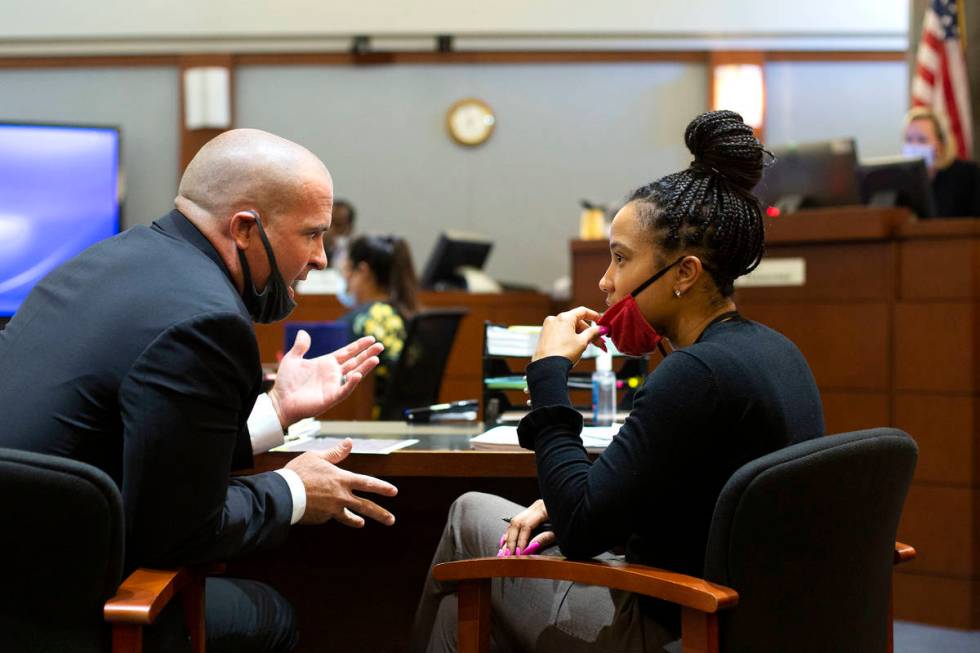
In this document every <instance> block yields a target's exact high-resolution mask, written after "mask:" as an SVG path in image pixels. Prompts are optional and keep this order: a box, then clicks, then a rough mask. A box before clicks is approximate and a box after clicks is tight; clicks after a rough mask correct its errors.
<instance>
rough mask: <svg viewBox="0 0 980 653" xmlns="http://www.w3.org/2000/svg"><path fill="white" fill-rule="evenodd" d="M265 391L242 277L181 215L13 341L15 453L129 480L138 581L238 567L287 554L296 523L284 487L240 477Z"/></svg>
mask: <svg viewBox="0 0 980 653" xmlns="http://www.w3.org/2000/svg"><path fill="white" fill-rule="evenodd" d="M260 382H261V367H260V364H259V352H258V345H257V343H256V340H255V331H254V328H253V325H252V320H251V318H250V317H249V314H248V312H247V310H246V309H245V306H244V305H243V303H242V300H241V297H240V296H239V294H238V292H237V290H236V289H235V287H234V285H233V284H232V282H231V280H230V276H229V273H228V270H227V268H226V267H225V265H224V264H223V262H222V261H221V259H220V257H219V256H218V254H217V252H216V251H215V250H214V248H213V247H212V246H211V245H210V243H209V242H208V241H207V239H206V238H204V236H203V235H202V234H201V233H200V232H199V231H198V230H197V229H196V228H195V227H194V226H193V224H191V223H190V222H189V221H188V220H187V219H186V218H185V217H184V216H183V215H182V214H180V213H179V212H178V211H172V212H171V213H170V214H169V215H167V216H165V217H163V218H161V219H160V220H158V221H157V222H155V223H154V224H153V226H152V227H145V226H138V227H133V228H132V229H129V230H127V231H125V232H124V233H122V234H120V235H118V236H116V237H114V238H112V239H109V240H106V241H103V242H102V243H99V244H97V245H95V246H93V247H91V248H89V249H88V250H86V251H85V252H83V253H82V254H80V255H79V256H77V257H76V258H74V259H73V260H71V261H69V262H68V263H66V264H64V265H63V266H61V267H60V268H58V269H56V270H54V271H53V272H52V273H51V274H49V275H48V276H47V277H46V278H45V279H43V280H42V281H41V282H40V283H38V284H37V286H35V288H34V289H33V290H32V291H31V293H30V295H29V296H28V297H27V299H26V300H25V301H24V303H23V304H22V305H21V307H20V309H19V310H18V311H17V313H16V315H15V316H14V318H13V319H12V320H11V321H10V323H9V324H8V325H7V328H6V329H5V330H3V331H0V446H4V447H12V448H19V449H27V450H31V451H38V452H42V453H49V454H55V455H61V456H66V457H69V458H74V459H76V460H81V461H84V462H87V463H91V464H93V465H95V466H97V467H99V468H101V469H103V470H104V471H106V472H107V473H108V474H109V475H110V476H111V477H112V478H113V479H115V481H116V483H117V484H118V485H119V487H120V490H121V491H122V496H123V504H124V507H125V514H126V562H127V567H128V568H132V567H134V566H139V565H151V566H152V565H171V564H185V563H193V562H206V561H210V560H220V559H228V558H232V557H235V556H238V555H241V554H245V553H248V552H251V551H254V550H256V549H258V548H260V547H261V548H265V547H267V546H271V545H274V544H278V543H280V542H282V541H283V540H284V539H285V537H286V534H287V532H288V529H289V522H290V517H291V514H292V497H291V495H290V493H289V488H288V486H287V484H286V481H285V479H283V478H282V476H280V475H279V474H276V473H274V472H270V473H266V474H258V475H255V476H246V477H238V478H232V477H231V476H230V472H231V470H232V469H235V468H241V467H248V466H250V465H251V445H250V444H249V438H248V432H247V428H246V425H245V422H246V419H247V418H248V415H249V413H250V412H251V409H252V405H253V404H254V402H255V398H256V397H257V396H258V393H259V388H260ZM79 535H80V536H83V535H84V534H82V533H79Z"/></svg>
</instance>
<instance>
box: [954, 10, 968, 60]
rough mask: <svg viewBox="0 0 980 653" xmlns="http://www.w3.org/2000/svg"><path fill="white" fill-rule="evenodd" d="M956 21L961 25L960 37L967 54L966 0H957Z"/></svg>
mask: <svg viewBox="0 0 980 653" xmlns="http://www.w3.org/2000/svg"><path fill="white" fill-rule="evenodd" d="M956 22H958V23H959V24H960V25H959V27H960V39H961V43H963V53H964V55H965V54H966V0H956Z"/></svg>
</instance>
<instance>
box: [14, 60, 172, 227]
mask: <svg viewBox="0 0 980 653" xmlns="http://www.w3.org/2000/svg"><path fill="white" fill-rule="evenodd" d="M177 95H178V87H177V71H176V69H174V68H149V67H146V68H144V67H140V68H69V69H31V68H25V69H7V70H5V69H0V120H14V121H23V122H31V121H34V122H64V123H82V124H94V125H105V126H116V127H120V128H121V129H122V165H123V170H124V173H125V176H124V192H125V199H124V205H123V226H124V227H129V226H132V225H134V224H139V223H149V222H151V221H152V220H153V219H154V218H156V217H158V216H160V215H161V214H163V213H165V212H166V211H169V210H170V209H171V208H172V207H173V198H174V195H175V194H176V188H177V147H178V143H177V138H176V136H177V133H178V132H177V125H178V118H177V108H178V104H177Z"/></svg>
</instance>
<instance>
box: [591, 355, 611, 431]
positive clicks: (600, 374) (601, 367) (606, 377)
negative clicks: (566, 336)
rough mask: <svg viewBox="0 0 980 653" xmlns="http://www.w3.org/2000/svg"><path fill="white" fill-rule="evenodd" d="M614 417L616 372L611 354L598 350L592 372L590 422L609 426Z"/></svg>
mask: <svg viewBox="0 0 980 653" xmlns="http://www.w3.org/2000/svg"><path fill="white" fill-rule="evenodd" d="M615 418H616V373H615V372H613V371H612V354H610V353H608V352H599V356H598V357H597V358H596V359H595V372H593V373H592V424H593V425H595V426H609V425H610V424H612V423H613V420H614V419H615Z"/></svg>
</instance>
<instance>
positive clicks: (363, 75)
mask: <svg viewBox="0 0 980 653" xmlns="http://www.w3.org/2000/svg"><path fill="white" fill-rule="evenodd" d="M766 75H767V87H768V116H767V141H768V142H770V143H773V144H779V143H785V142H789V141H804V140H813V139H821V138H828V137H833V136H843V135H853V136H856V137H857V139H858V144H859V151H860V153H861V154H862V155H864V156H876V155H882V154H889V153H894V152H896V151H897V148H898V139H899V130H900V124H901V118H902V115H903V113H904V109H905V106H906V98H907V94H908V91H907V73H906V67H905V64H904V63H902V62H885V63H873V62H872V63H858V62H840V63H805V62H787V63H773V64H769V65H768V66H767V68H766ZM177 84H178V75H177V71H176V69H174V68H167V67H160V68H156V67H150V68H147V67H132V68H70V69H30V68H29V69H0V120H2V119H7V120H10V119H13V120H23V121H54V122H81V123H96V124H109V125H119V126H121V127H122V130H123V164H124V166H125V170H126V181H127V184H126V191H127V196H126V206H125V210H126V213H125V218H126V219H125V224H126V226H130V225H133V224H138V223H148V222H150V221H151V220H152V219H154V218H155V217H157V216H158V215H160V214H161V213H163V212H164V211H166V210H168V209H169V207H170V206H171V205H172V199H173V196H174V192H175V188H176V184H177V165H178V164H177V151H178V140H177V139H178V130H177V121H178V86H177ZM236 93H237V97H236V98H235V101H236V103H237V118H238V123H239V125H241V126H249V127H259V128H263V129H268V130H270V131H273V132H276V133H280V134H282V135H284V136H286V137H288V138H292V139H294V140H296V141H298V142H300V143H303V144H305V145H307V146H309V147H310V148H311V149H312V150H313V151H314V152H316V153H317V154H318V155H320V156H321V157H322V158H323V160H324V161H325V162H326V163H327V165H328V167H329V168H330V170H331V171H332V172H333V174H334V178H335V182H336V187H337V193H338V195H340V196H343V197H347V198H350V199H351V200H352V201H353V202H354V203H355V204H356V205H357V207H358V209H359V210H360V216H361V218H360V219H361V224H360V226H361V228H362V229H363V230H371V231H391V232H396V233H399V234H404V235H406V236H407V237H408V238H409V241H410V243H411V245H412V249H413V253H414V255H415V259H416V266H417V267H419V268H421V267H422V265H423V264H424V262H425V260H426V257H427V256H428V254H429V251H430V249H431V247H432V244H433V243H434V241H435V239H436V237H437V235H438V233H439V232H440V231H442V230H444V229H465V230H469V231H476V232H481V233H484V234H486V235H488V236H490V237H492V238H494V240H495V241H496V243H497V247H496V249H495V251H494V253H493V254H492V255H491V258H490V262H489V266H488V267H489V271H490V273H491V274H492V275H494V276H496V277H497V278H499V279H502V280H505V281H518V282H524V283H530V284H534V285H538V286H541V287H545V288H546V287H549V286H550V285H551V283H552V282H553V281H554V280H555V279H556V278H558V277H560V276H562V275H565V274H568V271H569V270H568V259H569V255H568V240H569V239H571V238H574V237H575V236H576V234H577V232H578V216H579V206H578V200H579V199H581V198H589V199H591V200H593V201H597V202H603V203H607V204H615V203H617V202H619V201H621V200H622V198H623V197H624V195H625V194H626V193H627V192H628V191H629V190H631V189H632V188H633V187H635V186H637V185H640V184H643V183H645V182H647V181H650V180H652V179H654V178H656V177H659V176H661V175H663V174H665V173H668V172H671V171H673V170H676V169H679V168H680V167H682V166H685V165H687V163H688V161H689V160H690V156H689V154H688V153H687V151H686V149H685V148H684V145H683V142H682V135H683V130H684V127H685V125H686V124H687V122H688V121H689V120H690V119H691V118H692V117H693V116H694V115H695V114H697V113H698V112H700V111H703V110H704V108H705V106H706V103H707V80H706V71H705V69H704V67H703V66H701V65H697V64H680V63H646V64H626V63H612V64H522V65H471V66H464V65H437V66H421V65H420V66H414V65H398V66H379V67H343V66H268V67H266V66H262V67H256V66H249V67H244V68H241V69H240V70H239V73H238V76H237V84H236ZM466 96H477V97H480V98H483V99H484V100H486V101H487V102H489V103H490V105H491V106H492V107H493V108H494V109H495V111H496V114H497V119H498V126H497V131H496V133H495V134H494V135H493V136H492V137H491V139H490V140H489V141H488V142H487V143H486V144H485V145H483V146H482V147H479V148H476V149H472V150H471V149H465V148H462V147H459V146H457V145H455V144H454V143H453V142H452V141H451V140H450V138H449V137H448V135H447V134H446V131H445V125H444V121H445V111H446V109H447V108H448V107H449V105H450V104H451V103H452V102H453V101H455V100H457V99H459V98H461V97H466Z"/></svg>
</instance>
